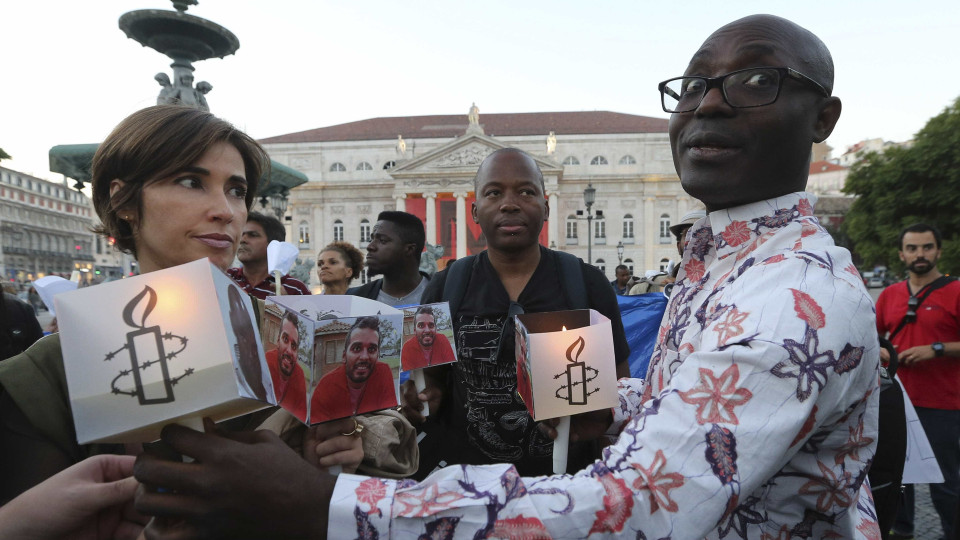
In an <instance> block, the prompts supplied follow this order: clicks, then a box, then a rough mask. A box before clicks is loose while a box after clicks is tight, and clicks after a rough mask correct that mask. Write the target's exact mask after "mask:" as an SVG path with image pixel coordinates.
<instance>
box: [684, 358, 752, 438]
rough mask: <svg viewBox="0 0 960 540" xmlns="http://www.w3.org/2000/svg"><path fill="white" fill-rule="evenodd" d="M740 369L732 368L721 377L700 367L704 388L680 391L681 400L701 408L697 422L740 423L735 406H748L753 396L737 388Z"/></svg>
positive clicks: (700, 386) (701, 384) (732, 366)
mask: <svg viewBox="0 0 960 540" xmlns="http://www.w3.org/2000/svg"><path fill="white" fill-rule="evenodd" d="M739 378H740V368H739V367H738V366H737V364H733V365H731V366H730V367H728V368H727V369H726V370H724V372H723V373H722V374H720V377H715V376H714V374H713V372H712V371H710V370H709V369H707V368H700V385H699V386H697V387H695V388H691V389H690V390H688V391H686V392H680V399H682V400H683V401H684V402H686V403H689V404H691V405H696V406H697V423H699V424H700V425H703V424H717V423H722V424H734V425H736V424H739V423H740V420H739V419H738V418H737V415H736V413H734V410H733V409H734V407H737V406H740V405H745V404H746V403H747V402H748V401H750V398H752V397H753V393H752V392H750V390H747V389H746V388H737V379H739Z"/></svg>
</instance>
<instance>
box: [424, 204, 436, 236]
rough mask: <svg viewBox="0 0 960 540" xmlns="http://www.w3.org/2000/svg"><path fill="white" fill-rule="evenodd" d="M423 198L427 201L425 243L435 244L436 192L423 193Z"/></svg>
mask: <svg viewBox="0 0 960 540" xmlns="http://www.w3.org/2000/svg"><path fill="white" fill-rule="evenodd" d="M423 198H424V199H426V201H427V243H428V244H430V245H435V244H436V243H437V194H436V193H424V194H423Z"/></svg>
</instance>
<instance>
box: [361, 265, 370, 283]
mask: <svg viewBox="0 0 960 540" xmlns="http://www.w3.org/2000/svg"><path fill="white" fill-rule="evenodd" d="M368 281H370V277H369V276H368V275H367V267H366V266H364V267H363V270H361V271H360V284H361V285H366V284H367V282H368Z"/></svg>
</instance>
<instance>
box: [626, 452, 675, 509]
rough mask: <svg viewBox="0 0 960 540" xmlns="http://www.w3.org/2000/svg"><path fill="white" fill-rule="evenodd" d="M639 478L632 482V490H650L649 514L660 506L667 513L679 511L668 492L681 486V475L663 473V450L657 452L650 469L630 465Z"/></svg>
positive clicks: (664, 465) (665, 461) (664, 463)
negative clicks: (638, 474)
mask: <svg viewBox="0 0 960 540" xmlns="http://www.w3.org/2000/svg"><path fill="white" fill-rule="evenodd" d="M631 465H632V466H633V468H634V469H636V470H637V472H638V473H640V476H639V477H638V478H637V479H636V480H634V481H633V489H648V490H650V513H651V514H652V513H654V512H656V511H657V510H659V509H660V507H661V506H662V507H663V509H664V510H666V511H667V512H676V511H677V510H679V506H677V502H676V501H674V500H673V499H671V498H670V490H671V489H676V488H678V487H680V486H682V485H683V475H682V474H680V473H676V472H673V473H664V472H663V469H664V467H666V466H667V458H666V457H664V455H663V450H657V454H656V455H655V456H654V457H653V463H651V464H650V468H644V467H642V466H641V465H639V464H637V463H631Z"/></svg>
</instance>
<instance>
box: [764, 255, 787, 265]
mask: <svg viewBox="0 0 960 540" xmlns="http://www.w3.org/2000/svg"><path fill="white" fill-rule="evenodd" d="M785 260H787V258H786V257H784V256H783V255H780V254H777V255H774V256H773V257H767V258H766V259H764V260H763V262H762V263H760V264H777V263H778V262H783V261H785Z"/></svg>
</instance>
